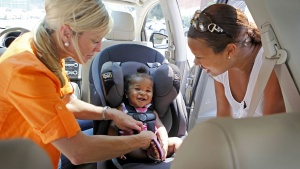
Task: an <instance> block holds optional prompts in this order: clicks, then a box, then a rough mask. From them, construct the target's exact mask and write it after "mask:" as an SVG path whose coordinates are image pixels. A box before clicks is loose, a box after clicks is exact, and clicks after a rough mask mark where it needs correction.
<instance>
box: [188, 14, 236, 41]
mask: <svg viewBox="0 0 300 169" xmlns="http://www.w3.org/2000/svg"><path fill="white" fill-rule="evenodd" d="M191 26H193V27H194V28H195V29H196V31H198V32H207V31H209V32H212V33H218V34H225V35H227V36H228V37H230V38H233V36H231V35H230V34H229V33H227V32H226V31H224V30H223V29H222V28H221V27H220V26H218V25H217V24H215V23H213V21H212V20H211V19H210V17H208V16H207V15H206V14H205V13H203V12H201V10H196V11H195V14H194V16H193V18H192V20H191Z"/></svg>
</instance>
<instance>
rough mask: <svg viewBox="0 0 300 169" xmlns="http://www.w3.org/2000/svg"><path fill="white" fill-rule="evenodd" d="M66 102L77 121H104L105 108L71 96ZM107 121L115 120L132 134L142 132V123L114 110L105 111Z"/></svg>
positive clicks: (120, 126) (119, 126) (66, 98)
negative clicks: (134, 131) (133, 131)
mask: <svg viewBox="0 0 300 169" xmlns="http://www.w3.org/2000/svg"><path fill="white" fill-rule="evenodd" d="M64 101H65V102H66V106H67V108H68V110H69V111H71V112H73V114H74V116H75V117H76V118H77V119H82V120H103V119H102V117H103V112H104V111H103V110H104V108H103V107H100V106H95V105H92V104H89V103H86V102H84V101H82V100H79V99H77V98H76V97H74V96H72V95H71V94H69V95H67V96H66V97H65V99H64ZM105 119H106V120H113V121H114V123H115V125H116V126H117V127H118V128H120V129H122V130H126V131H128V132H131V131H132V130H137V131H139V132H140V131H141V129H142V126H143V124H142V122H139V121H136V120H134V119H133V118H132V117H130V116H128V115H127V114H125V113H123V112H122V111H119V110H117V109H114V108H109V109H106V110H105Z"/></svg>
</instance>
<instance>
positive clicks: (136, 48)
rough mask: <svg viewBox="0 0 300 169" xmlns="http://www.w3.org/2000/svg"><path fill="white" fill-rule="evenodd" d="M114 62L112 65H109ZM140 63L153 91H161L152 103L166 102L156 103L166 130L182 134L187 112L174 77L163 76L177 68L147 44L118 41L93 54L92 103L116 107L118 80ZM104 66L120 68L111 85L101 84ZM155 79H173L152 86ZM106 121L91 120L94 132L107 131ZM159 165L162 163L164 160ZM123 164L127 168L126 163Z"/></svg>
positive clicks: (120, 94) (171, 134) (119, 91)
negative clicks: (169, 99) (150, 80)
mask: <svg viewBox="0 0 300 169" xmlns="http://www.w3.org/2000/svg"><path fill="white" fill-rule="evenodd" d="M121 63H122V64H123V66H120V65H122V64H121ZM113 64H114V65H115V66H112V65H113ZM108 65H110V66H108ZM140 65H148V67H149V72H150V74H152V75H153V79H154V92H155V90H157V92H156V93H158V94H161V95H160V96H156V97H153V99H154V105H155V104H156V105H159V103H160V104H167V105H169V106H162V105H159V106H157V107H156V109H157V112H158V114H159V116H160V119H161V121H162V122H163V123H164V125H165V127H166V129H167V131H168V133H169V137H175V136H176V137H184V136H185V135H186V133H187V132H186V131H187V116H186V109H185V104H184V101H183V97H182V95H181V93H180V92H179V91H180V90H178V91H176V89H175V88H176V87H174V85H173V81H174V79H172V78H173V77H174V76H173V77H172V78H163V77H167V76H168V74H172V71H174V70H175V69H176V66H175V69H173V68H172V67H173V66H174V65H173V66H172V64H169V63H168V61H167V60H166V59H165V58H164V56H163V55H162V54H160V53H159V52H158V51H156V50H154V49H151V48H149V47H147V46H143V45H138V44H118V45H114V46H111V47H108V48H106V49H104V50H103V51H102V52H100V53H99V55H97V56H96V57H95V58H94V60H93V62H92V65H91V69H90V74H89V80H90V95H91V98H90V100H91V103H92V104H94V105H97V106H106V105H108V106H111V107H116V106H117V105H118V104H120V102H121V101H122V97H123V94H124V93H123V91H124V88H123V86H122V85H120V83H123V75H126V74H128V73H133V72H131V71H136V68H137V67H139V66H140ZM159 65H161V66H160V67H159V68H158V69H157V66H159ZM104 66H105V67H106V68H107V67H109V69H111V71H114V72H118V71H119V73H116V74H115V75H114V76H113V77H114V83H117V84H116V85H113V87H112V88H110V89H105V87H104V85H103V84H104V83H102V82H101V76H102V74H101V70H102V69H105V68H103V67H104ZM121 67H123V68H121ZM117 69H119V70H117ZM106 70H107V69H106ZM157 70H159V71H161V72H160V73H158V72H159V71H158V72H157V73H156V74H155V71H157ZM102 71H103V70H102ZM123 71H124V72H123ZM175 71H176V70H175ZM120 72H121V73H120ZM153 72H154V73H153ZM176 72H177V73H175V74H178V73H179V70H178V71H176ZM173 74H174V72H173ZM179 74H180V73H179ZM155 79H159V80H160V81H161V83H160V84H166V85H167V84H170V83H172V84H171V87H170V85H169V87H166V86H164V85H161V86H160V87H155ZM120 86H121V87H120ZM179 86H180V84H179ZM179 86H177V88H178V89H179V88H180V87H179ZM106 90H107V91H106ZM178 92H179V93H178ZM172 97H173V98H175V99H172V100H171V101H170V102H171V103H169V102H168V101H167V100H168V99H167V98H172ZM108 125H109V121H101V120H99V121H94V134H107V129H108ZM170 161H171V160H170V159H168V160H166V162H165V163H168V162H170ZM99 165H100V164H99ZM101 165H102V164H101ZM158 165H161V166H163V165H164V164H158ZM158 165H157V164H153V165H149V164H147V165H143V164H136V165H135V164H130V167H129V168H135V166H139V167H146V166H147V167H146V168H151V167H152V168H157V167H158ZM123 167H124V168H126V165H125V166H123Z"/></svg>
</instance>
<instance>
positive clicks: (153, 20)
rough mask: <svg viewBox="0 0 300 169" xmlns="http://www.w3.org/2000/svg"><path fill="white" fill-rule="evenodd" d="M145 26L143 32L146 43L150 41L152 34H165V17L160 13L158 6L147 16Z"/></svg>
mask: <svg viewBox="0 0 300 169" xmlns="http://www.w3.org/2000/svg"><path fill="white" fill-rule="evenodd" d="M145 20H146V24H145V30H146V34H147V41H149V40H150V36H151V34H152V33H154V32H159V33H162V34H167V27H166V23H165V17H164V14H163V12H162V9H161V6H160V4H157V5H155V6H154V7H153V8H152V9H151V10H150V11H149V12H148V14H147V16H146V18H145Z"/></svg>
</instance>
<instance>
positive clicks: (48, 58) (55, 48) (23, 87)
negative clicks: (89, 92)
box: [0, 0, 156, 168]
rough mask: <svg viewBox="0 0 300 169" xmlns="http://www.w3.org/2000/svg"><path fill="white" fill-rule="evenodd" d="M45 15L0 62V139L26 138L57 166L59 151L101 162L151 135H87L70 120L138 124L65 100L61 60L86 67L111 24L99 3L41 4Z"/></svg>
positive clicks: (75, 159) (50, 0) (49, 0)
mask: <svg viewBox="0 0 300 169" xmlns="http://www.w3.org/2000/svg"><path fill="white" fill-rule="evenodd" d="M45 9H46V15H45V18H44V19H43V21H42V22H41V23H40V24H39V25H38V27H37V28H36V29H35V30H34V31H33V32H32V33H26V34H24V35H22V36H20V37H19V38H17V39H16V40H15V41H14V42H13V43H12V44H11V45H10V47H9V48H8V49H7V50H6V52H5V53H4V54H3V55H2V56H1V58H0V77H1V81H0V139H9V138H28V139H31V140H33V141H34V142H35V143H37V144H38V145H40V146H41V147H42V148H44V149H45V151H46V152H47V153H48V155H49V156H50V158H51V160H52V163H53V168H57V165H58V162H59V158H60V153H63V154H64V155H66V156H67V157H68V159H70V160H71V162H72V163H73V164H81V163H90V162H96V161H102V160H107V159H111V158H114V157H118V156H121V155H122V154H126V153H128V152H131V151H133V150H136V149H139V148H147V147H149V145H150V141H151V139H153V138H155V137H156V136H155V135H154V134H153V133H152V132H150V131H142V132H140V134H137V135H133V136H124V137H118V136H104V135H93V136H87V135H85V134H83V133H82V132H81V131H80V127H79V125H78V123H77V122H76V120H75V118H78V119H91V120H105V119H109V120H113V121H114V123H115V124H116V125H117V126H118V127H119V128H121V129H123V130H129V131H130V130H133V129H134V130H138V131H141V127H142V124H141V122H138V121H135V120H134V119H132V118H131V117H130V116H127V115H126V114H124V113H123V112H121V111H118V110H116V109H110V108H103V107H97V106H94V105H91V104H89V103H85V102H83V101H81V100H78V99H76V98H73V97H71V96H72V93H73V89H72V87H71V86H70V84H69V82H68V78H67V75H66V73H65V71H64V69H63V61H62V60H63V59H64V58H66V57H69V56H70V57H72V58H73V59H74V60H75V61H77V62H78V63H80V64H84V63H86V62H87V61H88V60H89V59H91V58H92V56H93V55H94V53H95V52H99V51H100V47H101V40H102V38H103V37H104V36H105V35H106V34H107V33H108V32H109V30H110V28H111V25H112V21H111V20H110V17H109V15H108V12H107V10H106V9H105V6H104V5H103V3H102V2H101V1H100V0H89V1H87V0H64V1H62V0H46V2H45Z"/></svg>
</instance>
